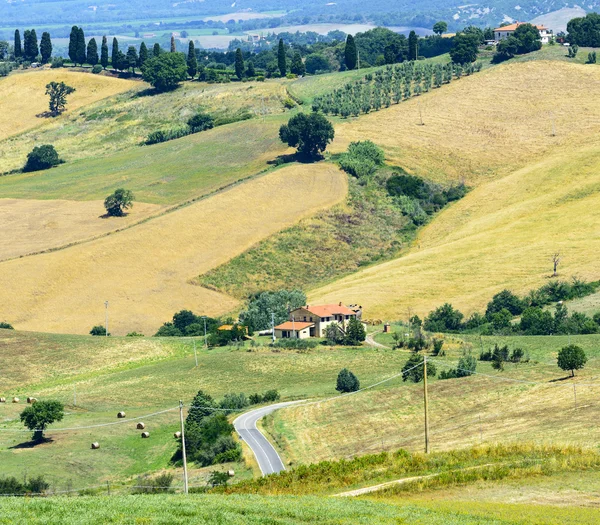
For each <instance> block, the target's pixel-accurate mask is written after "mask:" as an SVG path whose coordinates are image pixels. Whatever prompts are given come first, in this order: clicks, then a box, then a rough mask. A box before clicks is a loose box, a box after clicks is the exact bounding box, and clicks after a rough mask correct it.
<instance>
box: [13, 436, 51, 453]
mask: <svg viewBox="0 0 600 525" xmlns="http://www.w3.org/2000/svg"><path fill="white" fill-rule="evenodd" d="M53 442H54V440H53V439H52V438H48V437H45V438H42V439H32V440H30V441H24V442H23V443H19V444H18V445H14V446H12V447H8V448H9V450H12V449H16V450H20V449H21V450H22V449H32V448H35V447H37V446H38V445H44V444H46V443H53Z"/></svg>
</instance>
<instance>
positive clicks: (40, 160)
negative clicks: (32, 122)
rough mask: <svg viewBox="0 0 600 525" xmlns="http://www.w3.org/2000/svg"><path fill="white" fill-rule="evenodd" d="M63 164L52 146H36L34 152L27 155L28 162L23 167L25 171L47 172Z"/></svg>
mask: <svg viewBox="0 0 600 525" xmlns="http://www.w3.org/2000/svg"><path fill="white" fill-rule="evenodd" d="M61 162H62V161H61V160H60V158H59V157H58V153H57V152H56V150H55V149H54V146H52V145H51V144H44V145H42V146H35V147H34V148H33V150H32V151H31V152H30V153H28V154H27V162H26V163H25V166H24V167H23V171H25V172H29V171H39V170H47V169H50V168H53V167H54V166H58V165H59V164H60V163H61Z"/></svg>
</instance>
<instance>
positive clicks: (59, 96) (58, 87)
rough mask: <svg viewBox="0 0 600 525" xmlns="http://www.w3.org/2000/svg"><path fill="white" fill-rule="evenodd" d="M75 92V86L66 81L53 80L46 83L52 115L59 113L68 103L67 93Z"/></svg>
mask: <svg viewBox="0 0 600 525" xmlns="http://www.w3.org/2000/svg"><path fill="white" fill-rule="evenodd" d="M74 92H75V88H74V87H71V86H67V84H65V83H64V82H55V81H52V82H50V83H49V84H46V95H48V96H49V97H50V101H49V107H50V113H51V114H52V115H59V114H60V113H62V112H63V111H64V110H65V106H66V105H67V95H70V94H71V93H74Z"/></svg>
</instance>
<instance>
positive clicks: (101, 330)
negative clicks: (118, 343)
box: [90, 325, 110, 336]
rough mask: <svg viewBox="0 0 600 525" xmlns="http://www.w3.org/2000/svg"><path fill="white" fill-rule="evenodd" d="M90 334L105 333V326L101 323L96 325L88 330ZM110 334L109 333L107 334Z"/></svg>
mask: <svg viewBox="0 0 600 525" xmlns="http://www.w3.org/2000/svg"><path fill="white" fill-rule="evenodd" d="M90 335H104V336H105V335H106V328H105V327H104V326H102V325H96V326H94V327H93V328H92V329H91V330H90ZM108 335H110V333H109V334H108Z"/></svg>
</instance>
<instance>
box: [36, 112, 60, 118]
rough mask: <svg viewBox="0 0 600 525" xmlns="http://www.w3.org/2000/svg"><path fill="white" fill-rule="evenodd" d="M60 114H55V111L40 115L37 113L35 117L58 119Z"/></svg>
mask: <svg viewBox="0 0 600 525" xmlns="http://www.w3.org/2000/svg"><path fill="white" fill-rule="evenodd" d="M59 115H60V113H56V112H55V111H43V112H42V113H38V114H37V115H36V117H37V118H54V117H58V116H59Z"/></svg>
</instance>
